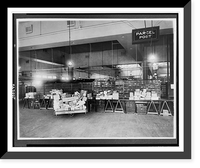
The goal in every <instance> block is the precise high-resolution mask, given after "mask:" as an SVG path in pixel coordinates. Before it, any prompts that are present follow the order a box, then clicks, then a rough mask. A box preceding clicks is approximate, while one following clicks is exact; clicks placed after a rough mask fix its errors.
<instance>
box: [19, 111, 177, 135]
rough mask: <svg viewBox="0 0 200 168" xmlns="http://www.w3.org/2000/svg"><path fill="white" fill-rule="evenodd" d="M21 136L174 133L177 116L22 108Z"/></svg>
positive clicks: (20, 112)
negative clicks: (62, 111) (67, 112)
mask: <svg viewBox="0 0 200 168" xmlns="http://www.w3.org/2000/svg"><path fill="white" fill-rule="evenodd" d="M19 114H20V122H19V123H20V124H19V126H20V138H59V137H64V138H67V137H69V138H72V137H76V138H77V137H80V138H81V137H89V138H90V137H91V138H92V137H105V138H106V137H173V130H174V124H173V120H174V117H173V116H157V115H137V114H135V113H128V114H124V113H104V112H88V113H86V114H75V115H74V116H73V117H70V115H66V114H64V115H58V116H55V115H54V111H53V110H46V109H45V110H39V109H27V108H24V109H23V108H20V110H19Z"/></svg>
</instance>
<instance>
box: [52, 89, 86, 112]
mask: <svg viewBox="0 0 200 168" xmlns="http://www.w3.org/2000/svg"><path fill="white" fill-rule="evenodd" d="M51 93H52V94H53V97H54V105H53V108H54V110H55V111H75V110H77V111H78V110H86V105H85V103H86V100H87V97H86V93H87V92H86V91H83V90H82V91H81V92H80V93H79V92H75V93H74V94H73V95H72V97H66V94H63V93H62V91H60V90H52V92H51Z"/></svg>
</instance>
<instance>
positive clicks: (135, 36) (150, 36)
mask: <svg viewBox="0 0 200 168" xmlns="http://www.w3.org/2000/svg"><path fill="white" fill-rule="evenodd" d="M158 38H159V26H156V27H148V28H143V29H135V30H132V44H136V43H143V42H149V41H155V40H158Z"/></svg>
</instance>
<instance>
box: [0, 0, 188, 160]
mask: <svg viewBox="0 0 200 168" xmlns="http://www.w3.org/2000/svg"><path fill="white" fill-rule="evenodd" d="M180 7H182V8H183V10H184V107H183V108H184V141H183V142H184V144H183V147H184V151H183V152H153V151H152V152H98V151H95V152H10V151H8V148H7V144H8V138H7V128H8V126H7V122H6V121H7V117H8V116H7V113H4V114H3V115H2V117H1V120H3V121H4V131H5V132H4V134H3V135H2V137H3V138H4V139H3V140H4V141H3V143H1V154H0V156H1V159H191V1H188V3H187V4H185V5H184V6H180ZM14 26H16V25H14ZM13 38H14V37H13ZM14 52H15V51H14ZM13 68H16V67H15V66H14V65H13ZM14 78H15V77H14ZM185 102H187V103H185ZM13 104H15V103H14V100H13ZM14 107H15V106H14ZM13 122H16V121H15V119H14V121H13ZM113 142H114V143H113ZM92 143H93V142H92ZM92 143H91V144H92ZM119 143H120V141H115V140H114V141H113V140H108V141H107V144H108V146H112V147H114V146H115V145H117V144H119ZM155 143H156V144H160V145H162V146H165V145H164V143H163V142H162V140H158V141H157V142H155ZM13 144H15V140H13ZM27 144H29V147H40V146H42V147H51V145H52V144H53V145H55V143H54V142H52V141H50V142H49V143H48V144H46V142H45V141H35V142H34V143H33V144H32V143H31V142H26V145H27ZM78 144H79V142H77V143H76V145H78ZM84 144H88V141H84V140H83V141H82V143H81V145H79V146H84ZM129 144H130V140H127V141H126V143H125V144H124V146H126V145H127V146H128V145H129ZM17 145H18V146H20V145H21V146H23V145H24V142H21V141H18V142H17ZM57 145H58V146H60V147H62V146H63V145H65V142H64V141H63V143H59V144H57ZM72 145H74V144H72ZM93 145H94V143H93ZM95 146H98V143H96V144H95ZM142 146H145V141H144V144H143V145H142ZM91 147H92V146H91Z"/></svg>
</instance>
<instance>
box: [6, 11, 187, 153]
mask: <svg viewBox="0 0 200 168" xmlns="http://www.w3.org/2000/svg"><path fill="white" fill-rule="evenodd" d="M7 12H8V44H7V46H8V81H7V82H8V101H7V102H12V101H10V100H12V83H13V82H12V75H13V74H12V68H13V67H12V63H13V60H12V44H13V41H12V37H13V34H12V32H13V31H12V28H13V25H12V20H13V18H12V17H13V15H12V14H14V13H15V14H17V13H52V14H53V13H63V14H64V13H127V14H128V13H141V12H142V13H155V12H157V13H178V14H179V23H178V25H179V31H178V32H179V46H178V47H179V89H180V90H181V91H182V90H183V81H184V75H183V69H184V67H183V57H184V55H183V9H181V8H149V9H148V8H145V9H144V8H126V9H123V8H106V9H104V8H95V9H93V8H82V9H80V8H79V9H77V8H69V9H68V8H59V10H58V9H56V8H8V11H7ZM175 44H176V43H175ZM174 52H175V53H176V51H174ZM7 106H8V151H9V152H11V151H28V152H32V151H47V152H50V151H51V152H53V151H68V152H69V151H80V152H81V151H87V152H89V151H95V152H98V151H109V152H110V151H113V152H117V151H134V152H139V151H141V152H142V151H143V152H144V151H145V152H151V151H154V152H156V151H158V152H166V151H168V152H170V151H183V150H184V149H183V136H184V135H183V131H184V130H183V124H184V122H183V120H184V116H183V113H179V146H178V147H148V148H144V147H137V148H136V147H128V148H127V147H100V148H99V147H73V148H72V147H63V148H57V147H53V148H43V147H41V148H29V147H26V148H21V147H17V148H15V147H13V146H12V139H13V137H12V133H13V122H12V121H13V116H12V109H13V106H12V105H11V104H9V105H7ZM179 111H180V112H183V111H184V109H183V92H179Z"/></svg>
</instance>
